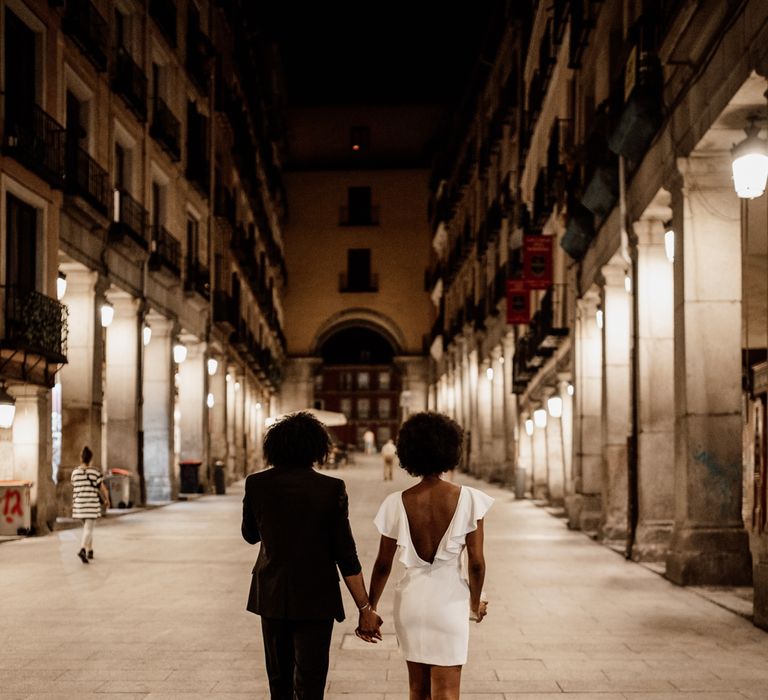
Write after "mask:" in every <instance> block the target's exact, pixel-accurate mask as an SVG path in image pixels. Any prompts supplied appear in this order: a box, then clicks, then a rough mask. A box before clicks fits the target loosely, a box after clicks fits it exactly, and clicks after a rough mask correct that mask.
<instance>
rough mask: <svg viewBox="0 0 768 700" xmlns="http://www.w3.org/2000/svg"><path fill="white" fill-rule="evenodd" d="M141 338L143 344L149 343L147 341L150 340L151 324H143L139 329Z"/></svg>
mask: <svg viewBox="0 0 768 700" xmlns="http://www.w3.org/2000/svg"><path fill="white" fill-rule="evenodd" d="M141 339H142V340H143V341H144V345H149V341H150V340H152V326H144V328H143V329H142V331H141Z"/></svg>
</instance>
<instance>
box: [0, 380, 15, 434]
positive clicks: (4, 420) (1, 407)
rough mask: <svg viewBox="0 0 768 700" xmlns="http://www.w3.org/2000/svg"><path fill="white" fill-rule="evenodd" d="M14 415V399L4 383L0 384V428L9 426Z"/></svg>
mask: <svg viewBox="0 0 768 700" xmlns="http://www.w3.org/2000/svg"><path fill="white" fill-rule="evenodd" d="M15 416H16V399H14V398H13V396H11V395H10V394H9V393H8V390H7V389H6V388H5V385H3V386H0V428H5V429H7V428H10V427H11V426H12V425H13V419H14V417H15Z"/></svg>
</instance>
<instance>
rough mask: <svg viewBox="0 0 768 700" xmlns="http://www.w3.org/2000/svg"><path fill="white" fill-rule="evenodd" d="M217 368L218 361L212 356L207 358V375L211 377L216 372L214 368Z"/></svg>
mask: <svg viewBox="0 0 768 700" xmlns="http://www.w3.org/2000/svg"><path fill="white" fill-rule="evenodd" d="M218 368H219V361H218V360H217V359H216V358H214V357H209V358H208V376H209V377H212V376H213V375H214V374H216V370H217V369H218Z"/></svg>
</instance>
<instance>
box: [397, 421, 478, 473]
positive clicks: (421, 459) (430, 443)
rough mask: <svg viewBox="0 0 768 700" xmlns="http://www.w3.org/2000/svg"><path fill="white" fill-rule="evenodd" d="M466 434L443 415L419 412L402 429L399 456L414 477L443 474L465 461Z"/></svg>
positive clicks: (398, 438) (404, 467) (403, 465)
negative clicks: (462, 460) (462, 444)
mask: <svg viewBox="0 0 768 700" xmlns="http://www.w3.org/2000/svg"><path fill="white" fill-rule="evenodd" d="M463 438H464V431H463V430H462V428H461V426H460V425H459V424H458V423H457V422H456V421H455V420H453V419H451V418H449V417H448V416H446V415H444V414H442V413H434V412H432V411H424V412H422V413H415V414H414V415H412V416H411V417H410V418H409V419H408V420H407V421H405V423H403V424H402V425H401V426H400V431H399V433H398V435H397V456H398V459H399V460H400V466H402V467H403V469H405V471H407V472H408V473H409V474H410V475H411V476H428V475H430V474H442V473H443V472H447V471H449V470H451V469H453V468H454V467H455V466H456V465H457V464H458V463H459V460H460V459H461V443H462V440H463Z"/></svg>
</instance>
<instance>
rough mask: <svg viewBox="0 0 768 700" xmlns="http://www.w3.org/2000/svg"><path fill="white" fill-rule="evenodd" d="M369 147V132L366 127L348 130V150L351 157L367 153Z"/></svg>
mask: <svg viewBox="0 0 768 700" xmlns="http://www.w3.org/2000/svg"><path fill="white" fill-rule="evenodd" d="M370 147H371V130H370V129H369V128H368V127H367V126H353V127H352V128H351V129H350V130H349V148H350V150H351V151H352V155H353V156H361V155H363V154H364V153H367V152H368V150H369V149H370Z"/></svg>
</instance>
